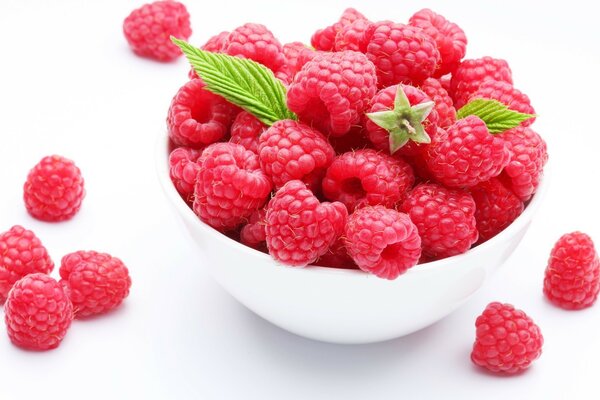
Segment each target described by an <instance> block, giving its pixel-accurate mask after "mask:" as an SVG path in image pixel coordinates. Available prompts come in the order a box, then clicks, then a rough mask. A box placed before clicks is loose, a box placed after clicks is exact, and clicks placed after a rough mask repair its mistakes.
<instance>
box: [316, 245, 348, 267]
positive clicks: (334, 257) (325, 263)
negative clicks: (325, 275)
mask: <svg viewBox="0 0 600 400" xmlns="http://www.w3.org/2000/svg"><path fill="white" fill-rule="evenodd" d="M316 265H320V266H322V267H328V268H339V269H358V266H357V265H356V263H355V262H354V260H353V259H352V257H350V255H349V254H348V250H346V242H345V240H344V239H343V238H342V237H340V238H338V239H337V240H336V241H335V242H334V243H333V244H332V245H331V247H330V248H329V250H327V252H326V253H325V254H323V255H322V256H321V257H319V259H318V260H317V262H316Z"/></svg>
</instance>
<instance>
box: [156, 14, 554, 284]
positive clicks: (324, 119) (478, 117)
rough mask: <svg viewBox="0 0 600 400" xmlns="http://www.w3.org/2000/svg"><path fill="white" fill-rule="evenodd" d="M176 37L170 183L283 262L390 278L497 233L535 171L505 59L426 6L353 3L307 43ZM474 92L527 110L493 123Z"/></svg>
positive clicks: (528, 115) (487, 101)
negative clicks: (401, 17)
mask: <svg viewBox="0 0 600 400" xmlns="http://www.w3.org/2000/svg"><path fill="white" fill-rule="evenodd" d="M183 38H185V36H183ZM174 42H175V44H177V45H178V46H180V48H181V49H182V50H183V52H184V53H185V54H186V55H187V56H188V58H189V59H190V62H191V64H192V67H193V68H192V71H191V73H190V74H189V78H190V80H189V81H188V82H187V83H185V84H184V85H183V86H182V87H181V89H179V91H178V92H177V93H176V94H175V96H174V98H173V100H172V102H171V106H170V108H169V111H168V116H167V128H168V132H169V137H170V139H171V143H172V152H171V155H170V157H169V164H170V174H171V178H172V180H173V183H174V185H175V187H176V189H177V191H178V192H179V193H180V194H181V196H182V197H183V198H184V200H185V201H186V202H188V204H189V205H190V207H191V208H192V209H193V210H194V212H195V213H196V214H197V215H198V216H199V217H200V219H201V220H202V221H204V222H205V223H207V224H209V225H210V226H212V227H214V228H215V229H217V230H219V231H221V232H223V233H225V234H227V235H229V236H230V237H237V238H239V240H240V242H241V243H243V244H246V245H248V246H250V247H252V248H255V249H258V250H262V251H266V252H268V253H269V254H271V255H272V256H273V257H274V258H275V259H276V260H278V261H280V262H282V263H284V264H287V265H293V266H305V265H308V264H317V265H322V266H328V267H338V268H359V269H361V270H363V271H366V272H368V273H372V274H374V275H377V276H379V277H382V278H386V279H395V278H396V277H398V276H399V275H400V274H402V273H404V272H405V271H406V270H407V269H409V268H410V267H413V266H414V265H416V264H417V263H419V261H420V260H435V259H440V258H444V257H450V256H453V255H457V254H461V253H464V252H466V251H467V250H469V249H470V248H471V247H472V246H474V245H477V244H480V243H483V242H485V241H486V240H488V239H490V238H492V237H493V236H495V235H497V234H498V233H499V232H500V231H502V230H503V229H505V228H506V227H507V226H508V225H510V224H511V223H512V221H514V220H515V219H516V218H517V217H518V216H519V215H520V213H521V212H522V211H523V209H524V207H525V204H526V202H527V201H528V200H529V199H530V197H531V196H532V195H533V194H534V193H535V190H536V189H537V186H538V184H539V182H540V179H541V176H542V170H543V167H544V164H545V163H546V160H547V153H546V146H545V143H544V141H543V140H542V139H541V138H540V136H539V135H538V134H537V133H536V132H535V131H533V130H532V129H531V127H530V125H531V123H532V122H533V119H534V115H533V113H534V111H533V107H532V106H531V104H530V102H529V99H528V98H527V96H526V95H524V94H523V93H522V92H520V91H519V90H518V89H516V88H514V87H513V85H512V73H511V70H510V68H509V67H508V63H507V62H506V61H504V60H500V59H495V58H491V57H483V58H478V59H463V58H464V56H465V54H466V45H467V39H466V36H465V33H464V32H463V30H462V29H461V28H460V27H459V26H458V25H456V24H455V23H453V22H450V21H448V20H447V19H445V18H444V17H443V16H441V15H439V14H436V13H435V12H433V11H431V10H428V9H424V10H421V11H419V12H417V13H415V14H414V15H413V16H412V17H411V18H410V19H409V21H408V23H398V22H392V21H381V22H373V21H370V20H369V19H367V18H366V17H365V16H364V15H363V14H361V13H360V12H358V11H356V10H354V9H347V10H346V11H344V12H343V14H342V16H341V18H340V20H339V21H337V22H336V23H334V24H333V25H331V26H328V27H326V28H323V29H319V30H318V31H317V32H316V33H315V34H314V35H313V36H312V39H311V43H312V46H313V47H312V48H310V47H308V46H305V45H303V44H302V43H300V42H293V43H288V44H281V43H280V42H279V41H278V40H277V38H276V37H275V36H274V34H273V33H272V32H271V31H269V30H268V29H267V28H266V27H265V26H264V25H260V24H253V23H247V24H245V25H242V26H240V27H238V28H235V29H233V30H231V31H224V32H221V33H218V34H217V35H215V36H213V37H211V38H210V39H209V40H208V41H207V42H206V43H205V44H204V45H203V46H201V47H200V48H199V49H196V48H194V47H192V46H189V45H187V44H186V43H185V42H181V41H179V40H174ZM186 46H187V47H186ZM190 52H192V53H194V57H190ZM239 59H244V60H245V62H244V63H242V62H237V61H235V60H239ZM198 60H200V61H198ZM211 60H212V61H211ZM246 60H251V61H252V62H254V64H255V65H256V66H259V67H260V68H259V69H256V68H258V67H256V66H254V64H253V66H250V67H249V66H248V63H247V62H246ZM211 62H214V64H211ZM224 65H227V68H223V66H224ZM244 68H254V69H252V70H251V72H252V73H250V72H249V71H250V70H245V69H244ZM225 70H231V71H234V73H233V74H231V75H227V76H226V74H227V71H225ZM261 71H262V72H261ZM262 73H265V74H266V75H264V76H261V77H260V78H257V79H256V81H254V82H252V83H251V84H249V83H248V79H253V78H252V77H256V76H257V74H262ZM221 75H222V76H224V77H225V78H223V79H222V80H219V79H220V78H219V77H220V76H221ZM236 75H237V76H243V77H244V80H245V81H244V82H240V81H236ZM265 82H266V83H265ZM273 88H275V89H273ZM253 90H254V91H256V92H252V91H253ZM261 90H262V92H260V91H261ZM259 92H260V93H259ZM278 93H279V94H280V95H281V97H277V96H278ZM244 96H245V97H244ZM262 97H266V98H268V101H266V102H265V103H264V104H258V105H257V103H260V101H261V98H262ZM480 104H484V106H485V107H488V106H490V105H491V106H494V107H501V109H500V111H498V112H496V113H495V114H494V115H495V118H496V121H495V122H497V117H498V115H500V117H501V118H502V116H509V117H510V118H508V117H507V118H508V119H511V118H512V120H513V121H514V117H515V116H518V117H520V119H518V120H517V122H512V125H508V126H507V125H506V124H504V125H502V126H503V129H500V130H498V129H497V128H496V127H495V125H493V123H492V122H494V121H491V120H490V119H489V118H488V115H486V113H485V112H482V111H481V110H479V111H478V109H477V106H478V105H480ZM463 106H465V108H462V109H461V107H463ZM485 107H484V108H485ZM282 110H283V111H282ZM501 122H502V121H501ZM504 122H506V121H504ZM232 233H233V234H232Z"/></svg>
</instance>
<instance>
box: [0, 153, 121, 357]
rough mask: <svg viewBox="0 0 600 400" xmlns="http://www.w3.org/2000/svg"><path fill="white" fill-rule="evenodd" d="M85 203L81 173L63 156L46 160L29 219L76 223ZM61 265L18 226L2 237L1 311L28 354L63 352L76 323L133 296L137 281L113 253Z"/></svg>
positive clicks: (27, 189)
mask: <svg viewBox="0 0 600 400" xmlns="http://www.w3.org/2000/svg"><path fill="white" fill-rule="evenodd" d="M84 197H85V189H84V180H83V177H82V175H81V171H80V170H79V168H78V167H77V166H76V165H75V163H74V162H73V161H72V160H69V159H67V158H65V157H62V156H59V155H52V156H47V157H44V158H42V160H41V161H40V162H39V163H38V164H36V165H35V166H34V167H33V168H32V169H31V171H30V172H29V174H28V176H27V179H26V181H25V184H24V185H23V200H24V202H25V208H26V210H27V212H28V213H29V214H30V215H31V216H32V217H33V218H35V219H37V220H40V221H45V222H60V221H66V220H69V219H71V218H73V217H74V216H75V215H76V214H77V212H78V211H79V210H80V208H81V204H82V201H83V199H84ZM53 269H54V262H53V261H52V258H51V257H50V255H49V253H48V250H47V249H46V247H45V246H44V245H43V244H42V242H41V240H40V239H39V238H38V237H37V236H36V235H35V233H34V232H32V231H30V230H28V229H25V228H23V227H22V226H21V225H15V226H13V227H12V228H10V229H9V230H8V231H6V232H2V233H0V304H4V319H5V322H6V329H7V332H8V337H9V338H10V340H11V342H12V343H14V344H15V345H16V346H19V347H21V348H24V349H28V350H50V349H54V348H56V347H58V346H59V344H60V343H61V341H62V340H63V338H64V337H65V335H66V334H67V330H68V329H69V327H70V326H71V322H72V320H73V319H74V318H77V319H85V318H89V317H92V316H95V315H98V314H103V313H106V312H109V311H111V310H113V309H115V308H117V307H118V306H119V305H121V303H122V302H123V300H124V299H125V298H126V297H127V296H128V294H129V288H130V286H131V278H130V277H129V271H128V269H127V267H126V266H125V264H123V262H122V261H121V260H120V259H118V258H116V257H112V256H111V255H109V254H106V253H99V252H96V251H83V250H80V251H75V252H72V253H69V254H67V255H65V256H64V257H63V258H62V260H61V263H60V269H59V275H60V280H58V281H57V280H56V279H54V278H53V277H51V276H50V274H51V273H52V270H53Z"/></svg>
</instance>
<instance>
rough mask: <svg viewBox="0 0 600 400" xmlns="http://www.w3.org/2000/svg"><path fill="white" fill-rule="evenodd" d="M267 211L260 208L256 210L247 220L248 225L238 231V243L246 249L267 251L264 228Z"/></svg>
mask: <svg viewBox="0 0 600 400" xmlns="http://www.w3.org/2000/svg"><path fill="white" fill-rule="evenodd" d="M266 218H267V210H266V209H265V208H261V209H260V210H256V211H254V212H253V213H252V215H250V218H248V223H247V224H246V225H244V227H243V228H242V230H241V231H240V242H242V243H243V244H245V245H246V246H248V247H252V248H254V249H257V250H260V251H265V252H266V251H267V243H266V240H267V234H266V232H265V226H266V225H267V221H266Z"/></svg>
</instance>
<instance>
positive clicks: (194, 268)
mask: <svg viewBox="0 0 600 400" xmlns="http://www.w3.org/2000/svg"><path fill="white" fill-rule="evenodd" d="M50 3H52V4H50ZM187 3H188V8H189V10H190V13H191V15H192V24H193V29H194V32H195V33H194V35H193V37H192V42H194V43H197V44H201V43H203V42H204V41H205V40H206V39H207V38H208V37H209V36H210V35H212V34H214V33H216V32H220V31H221V30H225V29H232V28H234V27H236V26H238V25H241V24H242V23H244V22H247V21H254V22H262V23H265V24H266V25H267V26H268V27H270V28H271V29H272V30H273V32H275V34H276V35H277V36H278V37H279V38H280V39H281V41H282V42H286V41H292V40H304V41H308V40H309V38H310V35H311V34H312V32H313V31H314V30H315V29H316V28H318V27H321V26H323V25H326V24H327V23H329V22H331V21H332V20H334V19H336V18H337V17H338V15H339V14H340V13H341V11H342V9H343V8H344V7H345V6H347V5H353V6H355V7H357V8H359V9H360V10H361V11H363V12H364V13H365V14H366V15H367V16H368V17H370V18H371V19H373V20H379V19H385V18H392V19H395V20H398V21H406V20H407V19H408V17H409V16H410V15H411V14H412V13H413V12H414V11H416V10H418V9H420V8H422V7H423V6H424V5H425V3H424V2H419V1H412V0H403V1H401V2H398V5H397V6H394V7H390V5H389V3H390V2H386V1H374V0H372V1H365V2H363V3H364V4H361V2H358V1H354V2H351V3H346V2H342V1H331V2H329V1H328V2H325V1H310V2H306V1H303V2H300V1H295V2H280V1H270V2H266V1H263V2H260V1H252V2H250V1H239V2H237V1H235V2H234V1H230V2H227V1H223V2H204V1H189V0H188V1H187ZM563 3H564V2H563ZM591 3H592V2H577V1H571V2H568V3H564V5H563V6H558V5H554V4H552V2H545V3H544V6H543V7H541V6H540V4H542V3H538V2H527V1H512V0H507V1H502V2H480V3H479V4H477V5H476V4H471V2H443V1H430V2H428V3H427V5H428V6H430V7H431V8H433V9H435V10H438V11H439V12H441V13H443V14H445V15H446V16H447V17H448V18H449V19H451V20H454V21H456V22H458V23H459V24H460V25H461V26H462V27H463V29H464V30H465V31H466V33H467V36H468V38H469V46H468V56H469V57H478V56H483V55H492V56H497V57H503V58H506V59H508V60H509V62H510V65H511V67H512V69H513V75H514V81H515V85H516V86H518V87H519V88H521V89H522V90H523V91H524V92H526V93H528V94H529V96H530V97H531V99H532V102H533V104H534V106H535V108H536V111H537V112H538V113H539V115H540V117H539V119H538V121H537V122H536V123H535V125H534V128H535V129H536V130H538V131H539V132H540V133H541V134H542V136H543V137H544V138H545V139H546V141H547V142H548V146H549V151H550V157H551V167H552V168H551V173H550V174H549V179H551V187H550V190H549V191H548V194H547V198H546V200H545V203H544V204H543V206H542V208H541V210H540V211H539V214H538V215H537V217H536V218H535V220H534V223H533V224H532V226H531V230H530V231H529V233H528V234H527V235H526V237H525V239H524V240H523V242H522V245H521V246H520V247H519V248H518V250H517V251H516V252H515V254H514V255H513V257H512V258H511V259H510V260H509V261H508V262H507V263H506V264H505V265H504V267H503V268H502V269H501V270H500V271H499V272H498V273H497V274H496V275H495V276H494V277H493V278H492V279H491V280H490V281H489V282H488V283H487V284H486V286H484V288H483V289H482V290H481V291H479V292H478V293H477V294H476V295H475V296H474V297H473V298H472V299H471V300H470V301H469V302H468V303H467V304H466V305H465V306H463V307H462V308H461V309H459V310H458V311H456V312H455V313H454V314H452V315H451V316H449V317H447V318H446V319H444V320H442V321H441V322H439V323H437V324H435V325H433V326H431V327H429V328H426V329H424V330H422V331H420V332H418V333H415V334H413V335H410V336H408V337H404V338H401V339H397V340H393V341H389V342H386V343H380V344H373V345H364V346H341V345H331V344H324V343H318V342H314V341H311V340H306V339H303V338H300V337H297V336H295V335H292V334H289V333H287V332H285V331H283V330H280V329H279V328H276V327H274V326H272V325H271V324H269V323H268V322H265V321H264V320H262V319H261V318H259V317H257V316H256V315H254V314H253V313H251V312H250V311H248V310H247V309H245V308H244V307H243V306H241V305H240V304H238V303H237V302H236V301H235V300H233V299H232V298H231V297H230V296H229V295H228V294H227V293H225V292H224V291H223V290H222V289H221V288H220V287H219V286H218V285H217V284H216V283H215V282H214V281H213V280H212V279H211V277H210V276H208V275H207V273H206V272H205V270H204V269H203V268H202V265H198V262H197V261H196V256H195V250H194V248H193V246H192V245H191V242H190V241H188V238H187V237H186V234H185V232H184V230H183V228H182V226H181V225H180V224H179V221H178V220H177V219H176V216H175V214H174V213H173V212H172V211H171V210H170V208H169V205H168V204H167V202H166V200H165V198H164V197H163V195H162V193H161V190H160V188H159V185H158V182H157V179H156V176H155V170H154V159H153V146H154V144H155V140H156V136H157V134H158V132H159V131H161V130H162V129H164V120H165V116H166V112H167V107H168V105H169V102H170V100H171V97H172V96H173V94H174V93H175V91H176V90H177V89H178V88H179V86H180V85H182V84H183V83H184V82H185V80H186V73H187V70H188V68H187V66H186V63H185V61H184V60H183V59H180V60H179V61H177V62H175V63H170V64H160V63H155V62H152V61H148V60H145V59H141V58H138V57H135V56H134V55H133V54H132V53H131V52H130V51H129V49H128V48H127V46H126V43H125V40H124V38H123V35H122V33H121V24H122V21H123V19H124V17H125V16H126V15H127V14H128V13H129V12H130V11H131V10H132V9H133V8H134V7H136V6H138V5H139V4H140V2H139V1H111V2H107V1H102V2H101V1H96V2H92V1H89V2H87V1H68V2H67V1H64V2H58V1H56V2H46V1H35V2H34V1H18V0H8V1H7V0H2V1H1V2H0V44H1V46H0V51H1V58H2V61H1V62H0V182H1V186H0V187H1V190H0V229H1V230H2V231H4V230H7V229H8V228H10V226H12V225H14V224H22V225H24V226H26V227H28V228H30V229H32V230H34V231H35V232H36V233H37V234H38V236H39V237H40V238H41V239H42V241H43V243H44V244H45V245H46V246H47V248H48V249H49V251H50V254H51V256H52V257H53V258H54V260H55V262H56V263H59V262H60V257H62V255H64V254H66V253H68V252H71V251H74V250H78V249H95V250H101V251H106V252H109V253H111V254H113V255H115V256H118V257H120V258H122V259H123V260H124V261H125V262H126V264H127V265H128V266H129V268H130V271H131V275H132V278H133V286H132V289H131V295H130V296H129V298H128V299H127V300H126V302H125V305H124V306H123V307H122V308H121V309H119V310H118V311H116V312H114V313H112V314H109V315H106V316H103V317H100V318H96V319H93V320H90V321H75V322H74V323H73V325H72V327H71V329H70V331H69V333H68V335H67V337H66V338H65V340H64V341H63V343H62V344H61V346H60V347H59V348H58V349H57V350H54V351H49V352H44V353H34V352H26V351H23V350H20V349H18V348H16V347H14V346H12V345H11V344H10V342H9V339H8V337H7V336H6V333H5V328H4V326H3V324H0V399H3V400H4V399H7V400H13V399H37V398H45V399H54V398H57V399H58V398H61V399H62V398H64V399H78V398H85V399H112V400H115V399H133V398H144V399H199V398H202V399H309V398H310V399H335V398H341V399H380V398H381V399H384V398H390V399H398V398H411V399H413V398H431V399H437V398H451V399H471V398H473V399H474V398H486V399H506V398H527V399H560V398H564V399H598V398H600V386H599V384H598V376H599V374H600V359H599V358H600V304H597V305H596V306H595V307H593V308H591V309H588V310H585V311H580V312H566V311H562V310H560V309H557V308H555V307H553V306H551V305H550V304H549V303H548V302H546V301H545V300H544V298H543V296H542V294H541V290H542V279H543V271H544V268H545V265H546V260H547V257H548V254H549V251H550V248H551V247H552V245H553V243H554V241H555V240H556V239H557V238H558V237H559V236H560V235H561V234H563V233H565V232H568V231H572V230H577V229H578V230H583V231H585V232H588V233H589V234H590V235H592V236H593V237H594V238H595V239H596V241H597V242H598V243H599V244H600V225H599V222H600V221H599V218H598V217H599V215H598V195H599V194H600V192H599V190H598V187H597V180H598V174H599V173H600V167H599V161H598V160H599V157H598V152H599V149H600V129H599V128H598V118H599V117H598V116H599V114H600V113H599V112H598V96H599V95H598V93H600V85H599V80H598V79H599V78H598V71H599V70H600V51H599V49H600V46H598V44H597V43H598V40H599V39H600V29H599V28H598V24H596V21H594V18H595V15H597V13H596V11H595V10H594V9H593V8H592V7H593V6H589V5H587V4H591ZM220 7H222V9H220ZM594 24H595V26H594ZM52 153H57V154H62V155H64V156H67V157H70V158H72V159H74V160H75V161H76V162H77V164H78V165H79V166H80V168H81V169H82V171H83V174H84V177H85V180H86V187H87V197H86V199H85V202H84V204H83V208H82V210H81V212H80V213H79V214H78V215H77V216H76V218H74V219H73V220H72V221H70V222H66V223H61V224H47V223H42V222H38V221H35V220H33V219H32V218H30V217H29V216H28V215H27V214H26V212H25V209H24V206H23V202H22V199H21V196H22V184H23V182H24V180H25V177H26V175H27V172H28V170H29V169H30V168H31V167H32V166H33V165H34V164H35V163H36V162H38V160H39V159H40V158H41V157H42V156H45V155H48V154H52ZM54 276H57V271H54ZM493 300H499V301H503V302H510V303H513V304H515V305H516V306H517V307H519V308H522V309H524V310H525V311H526V312H527V313H528V314H529V315H530V316H532V317H533V318H534V320H535V321H536V322H537V323H538V324H539V325H540V327H541V329H542V331H543V334H544V337H545V345H544V351H543V355H542V357H541V358H540V359H539V360H538V361H537V362H536V363H535V364H534V365H533V367H532V368H531V369H530V370H529V371H527V373H525V374H522V375H519V376H516V377H512V378H502V377H500V378H499V377H495V376H490V375H488V374H485V373H482V372H481V371H480V370H478V369H476V368H475V367H473V366H472V364H471V362H470V360H469V353H470V348H471V346H472V342H473V338H474V320H475V317H476V316H477V315H478V314H479V313H480V312H481V311H482V310H483V308H484V307H485V305H486V304H487V303H488V302H490V301H493ZM273 301H277V299H273ZM0 317H1V315H0Z"/></svg>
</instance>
